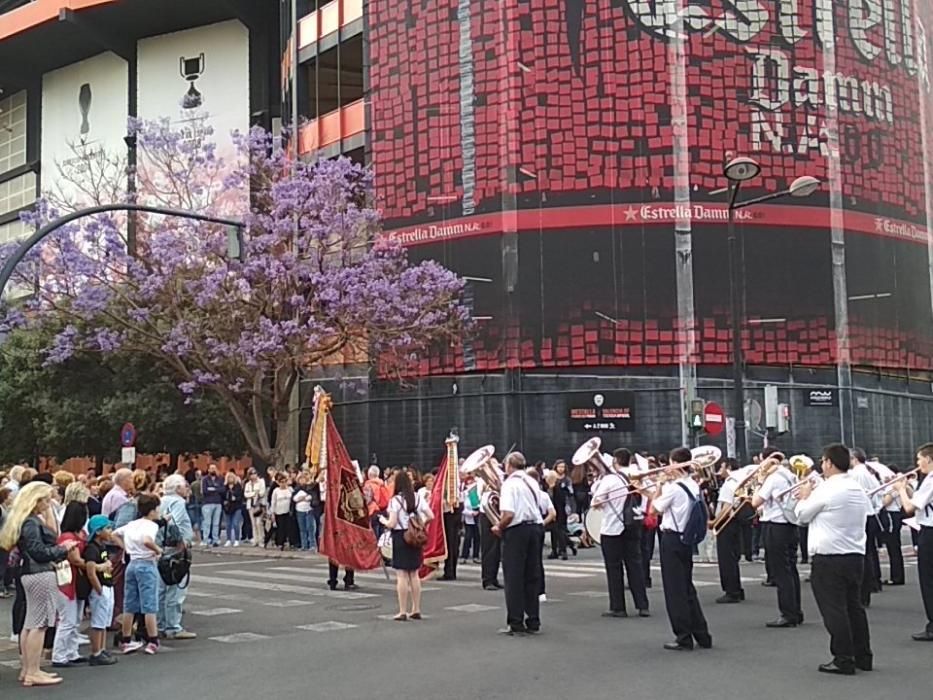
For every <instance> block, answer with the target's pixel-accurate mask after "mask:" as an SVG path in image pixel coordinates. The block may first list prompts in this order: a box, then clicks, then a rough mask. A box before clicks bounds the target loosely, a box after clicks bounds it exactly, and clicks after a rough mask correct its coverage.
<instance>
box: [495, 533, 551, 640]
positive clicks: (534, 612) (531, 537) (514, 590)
mask: <svg viewBox="0 0 933 700" xmlns="http://www.w3.org/2000/svg"><path fill="white" fill-rule="evenodd" d="M543 542H544V532H543V528H542V527H541V526H540V525H533V524H530V523H528V524H523V525H513V526H512V527H508V528H506V529H505V532H504V533H502V574H503V576H504V578H505V609H506V622H507V623H508V625H509V627H510V628H512V629H513V630H522V629H526V628H527V629H530V630H537V629H539V628H540V627H541V615H540V611H539V604H538V595H539V594H540V592H541V581H540V578H541V546H542V544H543Z"/></svg>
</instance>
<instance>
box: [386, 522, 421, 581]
mask: <svg viewBox="0 0 933 700" xmlns="http://www.w3.org/2000/svg"><path fill="white" fill-rule="evenodd" d="M423 559H424V557H423V556H422V549H421V547H412V546H411V545H410V544H408V543H407V542H405V531H404V530H392V568H393V569H395V570H396V571H417V570H418V569H420V568H421V563H422V561H423Z"/></svg>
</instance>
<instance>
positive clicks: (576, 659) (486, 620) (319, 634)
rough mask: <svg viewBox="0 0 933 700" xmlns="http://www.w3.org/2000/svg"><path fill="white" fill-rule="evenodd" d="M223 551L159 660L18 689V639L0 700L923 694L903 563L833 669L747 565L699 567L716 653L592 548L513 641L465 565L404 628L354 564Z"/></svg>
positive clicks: (907, 698)
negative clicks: (647, 609) (340, 571)
mask: <svg viewBox="0 0 933 700" xmlns="http://www.w3.org/2000/svg"><path fill="white" fill-rule="evenodd" d="M219 551H220V553H217V550H215V551H214V552H211V553H199V555H198V557H197V559H196V562H197V563H196V564H195V568H194V573H193V576H192V583H191V593H190V595H189V598H188V602H187V604H186V609H187V614H186V626H187V627H189V629H192V630H193V631H196V632H197V633H198V634H199V635H200V637H199V639H197V640H194V641H188V642H180V641H179V642H167V643H164V644H163V648H162V652H160V654H159V655H158V656H155V657H147V656H143V655H140V654H136V655H133V656H131V657H121V658H120V663H119V664H117V665H116V666H113V667H109V668H80V669H74V670H67V671H63V672H62V675H63V676H64V678H65V682H64V683H63V684H62V685H60V686H58V687H55V688H51V689H45V688H43V689H39V688H32V689H28V690H27V689H23V688H20V687H19V686H18V685H17V684H16V670H15V667H16V661H15V659H16V654H15V650H14V649H12V648H9V646H8V645H7V648H6V649H5V650H4V646H3V645H2V644H0V698H3V699H4V700H6V698H10V697H20V696H22V697H27V696H28V697H32V698H44V697H50V698H51V697H59V698H61V697H66V696H68V697H86V698H92V697H100V696H102V695H104V694H107V695H116V696H128V697H133V698H139V699H144V698H153V699H154V700H155V699H158V700H165V698H175V697H192V696H193V694H194V693H197V692H201V693H206V694H208V695H207V696H208V697H211V698H225V699H231V700H233V699H239V698H248V699H250V700H253V699H255V698H263V697H265V698H278V697H283V698H298V697H307V696H309V695H310V696H311V697H336V698H346V699H356V698H370V697H391V698H392V699H393V700H406V699H408V700H420V699H421V698H432V699H433V698H450V699H451V700H455V699H458V698H464V699H467V698H469V699H473V698H484V699H495V698H512V699H515V700H519V699H525V698H528V699H530V698H535V699H536V700H541V699H542V698H574V700H581V699H587V700H590V699H602V698H606V699H608V698H613V699H619V698H621V699H623V700H646V699H648V698H660V699H667V698H690V699H691V700H721V698H723V697H730V696H740V695H741V696H745V697H750V698H754V700H787V699H788V698H819V699H821V700H823V699H825V700H837V699H838V700H875V699H876V698H877V699H879V700H881V699H887V698H895V697H896V698H898V700H929V699H930V698H931V697H933V670H931V669H933V664H931V659H933V644H923V643H917V642H913V641H911V639H910V634H911V633H912V632H915V631H918V630H919V629H921V627H922V624H923V615H922V612H921V607H920V595H919V591H918V588H917V581H916V568H915V561H914V560H913V559H908V583H907V585H906V586H904V587H898V588H889V589H886V590H885V592H884V593H882V594H881V595H878V596H875V599H874V604H873V605H872V608H871V610H870V612H869V617H870V621H871V631H872V640H873V647H874V651H875V666H876V670H875V671H874V672H872V673H860V674H859V675H858V676H856V677H854V678H844V677H833V676H826V675H823V674H819V673H817V671H816V666H817V665H818V664H819V663H822V662H824V661H826V660H828V658H829V653H828V637H827V635H826V633H825V631H824V629H823V626H822V624H821V622H820V617H819V614H818V612H817V610H816V605H815V603H814V601H813V596H812V593H811V592H810V590H809V586H808V585H806V584H805V589H804V612H805V614H806V617H807V623H806V624H805V625H803V626H802V627H800V628H797V629H787V630H770V629H765V627H764V623H765V622H766V621H767V620H770V619H773V618H774V617H775V616H776V614H777V613H776V597H775V591H774V589H773V588H764V587H762V586H761V585H760V577H761V576H762V573H763V572H762V569H763V567H762V566H761V564H758V563H754V564H744V563H743V569H742V574H743V577H745V578H746V582H745V588H746V592H747V597H748V600H747V601H746V602H745V603H743V604H739V605H716V604H714V602H713V601H714V599H715V598H716V597H717V596H718V595H719V594H720V590H719V584H718V575H717V570H716V566H715V564H698V565H697V568H696V570H695V578H696V580H697V583H698V588H699V593H700V598H701V602H702V604H703V606H704V611H705V613H706V616H707V619H708V620H709V623H710V630H711V632H712V634H713V637H714V648H713V649H711V650H709V651H702V650H697V651H694V652H691V653H683V652H667V651H664V650H662V649H661V645H662V644H663V643H664V642H666V641H669V639H670V638H671V634H670V627H669V625H668V621H667V617H666V615H665V613H664V600H663V593H662V591H661V589H660V587H659V586H660V573H659V572H658V571H657V568H656V567H657V560H655V562H654V564H655V572H654V579H655V587H654V588H653V589H651V590H650V591H649V594H650V601H651V607H652V615H653V616H652V617H651V618H647V619H640V618H637V617H634V618H629V619H603V618H601V617H600V613H601V612H602V611H603V610H605V609H606V607H607V596H606V591H605V580H604V575H603V572H602V570H601V565H602V564H601V559H600V556H599V553H598V551H597V550H588V551H581V553H580V556H579V557H577V558H573V557H571V559H570V561H568V562H561V561H558V562H547V570H548V578H547V587H548V602H547V603H545V604H544V605H543V607H542V620H543V634H541V635H539V636H537V637H529V638H507V637H501V636H498V635H496V629H497V628H499V627H501V626H502V624H503V622H504V615H505V607H504V599H503V595H502V593H501V592H486V591H483V590H482V589H481V588H480V586H479V571H478V567H477V566H474V565H468V566H465V567H461V571H460V574H461V575H460V580H458V581H457V582H453V583H445V582H432V583H429V584H428V585H427V588H426V592H425V595H424V603H423V609H424V612H425V616H426V618H425V620H423V621H421V622H406V623H399V622H394V621H392V620H390V619H386V618H388V617H391V615H393V614H394V613H395V612H396V604H395V592H394V583H389V582H386V580H385V578H384V576H383V574H382V572H372V573H367V574H363V575H358V583H359V584H360V586H361V590H360V591H359V592H358V593H345V592H342V591H337V592H334V593H331V592H330V591H328V590H327V589H326V586H325V579H326V577H327V563H326V561H324V560H322V559H320V558H286V559H279V558H273V557H271V556H269V555H268V554H266V553H263V552H262V551H261V550H259V551H257V550H252V549H251V550H250V551H249V552H248V553H247V552H237V553H236V554H231V553H230V552H229V550H226V551H225V550H219ZM801 571H802V572H806V571H807V568H806V567H802V569H801ZM390 573H391V572H390ZM885 573H887V571H885ZM9 608H10V601H9V600H4V601H0V634H2V635H3V636H2V638H0V639H2V640H3V641H4V642H5V641H6V640H8V639H9ZM629 608H630V610H631V609H632V608H633V606H632V604H631V600H630V599H629Z"/></svg>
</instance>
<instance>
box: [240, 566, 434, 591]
mask: <svg viewBox="0 0 933 700" xmlns="http://www.w3.org/2000/svg"><path fill="white" fill-rule="evenodd" d="M280 571H282V572H285V571H294V572H302V574H301V575H299V574H298V573H292V574H288V573H278V572H280ZM271 572H275V573H271ZM224 573H225V574H234V575H236V576H252V577H253V578H265V579H271V580H281V581H296V582H299V583H300V582H305V583H318V584H321V583H327V577H326V576H313V575H309V574H313V572H312V571H311V570H309V569H299V568H296V567H284V566H280V567H275V568H273V569H271V570H270V572H263V571H237V570H233V571H229V570H228V571H224ZM356 576H357V577H360V574H356ZM379 578H380V579H382V580H381V581H373V582H367V583H366V586H367V588H376V589H379V590H385V591H394V590H395V584H394V583H389V582H388V581H386V580H385V577H384V576H379ZM421 590H422V591H437V590H440V589H438V588H432V587H430V586H429V587H426V588H422V589H421Z"/></svg>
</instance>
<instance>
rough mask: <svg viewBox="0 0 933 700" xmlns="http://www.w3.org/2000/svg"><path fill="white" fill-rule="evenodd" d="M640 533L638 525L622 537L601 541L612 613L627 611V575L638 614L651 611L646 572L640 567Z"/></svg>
mask: <svg viewBox="0 0 933 700" xmlns="http://www.w3.org/2000/svg"><path fill="white" fill-rule="evenodd" d="M641 532H642V525H641V523H635V524H632V525H627V526H626V527H625V530H624V531H623V532H622V534H621V535H602V536H601V537H600V547H601V548H602V551H603V564H604V565H605V567H606V583H607V584H608V586H609V609H610V610H612V611H614V612H621V611H623V610H625V574H626V573H628V585H629V588H630V589H631V591H632V599H633V600H634V601H635V607H636V608H637V609H638V610H647V609H648V594H647V592H646V591H645V572H644V568H643V567H642V563H641Z"/></svg>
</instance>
